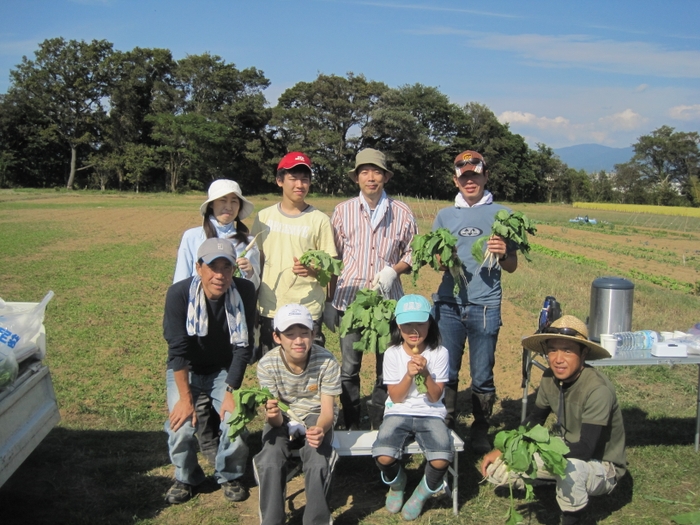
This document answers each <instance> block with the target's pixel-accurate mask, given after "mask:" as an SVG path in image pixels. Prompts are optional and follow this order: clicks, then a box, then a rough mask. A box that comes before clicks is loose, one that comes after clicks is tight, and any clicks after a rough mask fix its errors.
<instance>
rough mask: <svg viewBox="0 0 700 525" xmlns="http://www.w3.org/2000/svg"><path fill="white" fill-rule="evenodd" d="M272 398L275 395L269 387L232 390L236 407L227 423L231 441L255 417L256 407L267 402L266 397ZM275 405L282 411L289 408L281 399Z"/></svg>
mask: <svg viewBox="0 0 700 525" xmlns="http://www.w3.org/2000/svg"><path fill="white" fill-rule="evenodd" d="M274 398H275V396H273V395H272V392H270V389H269V388H239V389H238V390H234V391H233V402H234V403H235V405H236V408H234V410H233V414H231V417H230V418H229V420H228V423H229V425H231V426H230V427H229V430H228V436H229V438H231V441H233V440H234V439H236V437H237V436H238V435H239V434H240V433H241V432H243V429H244V428H245V426H246V425H247V424H248V423H250V422H251V421H252V420H253V418H255V415H256V414H257V410H258V407H259V406H260V405H262V404H263V403H267V401H268V399H274ZM277 406H278V407H279V409H280V410H281V411H282V412H286V411H287V410H289V407H288V406H287V405H286V404H285V403H282V401H278V402H277Z"/></svg>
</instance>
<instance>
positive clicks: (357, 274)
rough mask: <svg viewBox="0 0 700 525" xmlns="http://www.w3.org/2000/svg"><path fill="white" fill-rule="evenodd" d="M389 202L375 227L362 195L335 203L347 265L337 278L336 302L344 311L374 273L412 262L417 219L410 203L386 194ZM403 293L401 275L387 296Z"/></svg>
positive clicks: (341, 249) (337, 234)
mask: <svg viewBox="0 0 700 525" xmlns="http://www.w3.org/2000/svg"><path fill="white" fill-rule="evenodd" d="M387 199H388V200H389V206H388V208H387V210H386V213H385V214H384V217H383V218H382V220H381V221H380V222H379V223H378V224H377V226H376V228H374V229H372V226H371V219H370V210H369V209H368V208H367V206H366V205H365V204H364V203H363V202H362V199H360V197H359V196H358V197H355V198H353V199H349V200H347V201H345V202H341V203H340V204H338V205H337V206H336V207H335V210H334V211H333V216H332V217H331V224H332V226H333V236H334V238H335V247H336V250H337V251H338V256H339V257H340V258H341V259H342V261H343V264H344V267H343V271H342V273H341V275H340V277H339V278H338V284H337V286H336V289H335V296H334V297H333V306H335V307H336V308H337V309H338V310H341V311H345V309H346V308H347V306H348V305H349V304H350V303H351V302H353V301H354V300H355V295H356V294H357V291H358V290H359V289H360V288H370V287H371V283H372V279H373V278H374V276H375V274H377V273H378V272H379V271H380V270H382V269H383V268H384V267H385V266H394V265H395V264H396V263H398V262H399V261H403V262H405V263H406V264H408V265H409V266H410V264H411V241H412V240H413V236H414V235H416V234H417V233H418V225H417V224H416V219H415V217H414V216H413V213H412V212H411V209H410V208H409V207H408V205H406V204H404V203H403V202H401V201H397V200H394V199H392V198H389V197H387ZM401 296H403V287H402V286H401V279H396V281H394V285H393V286H392V288H391V292H390V297H388V299H399V298H400V297H401Z"/></svg>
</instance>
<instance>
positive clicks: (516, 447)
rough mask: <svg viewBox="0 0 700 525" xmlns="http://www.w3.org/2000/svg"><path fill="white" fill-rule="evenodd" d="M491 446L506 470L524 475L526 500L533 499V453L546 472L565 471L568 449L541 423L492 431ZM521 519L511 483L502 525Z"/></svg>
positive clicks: (557, 473) (536, 467)
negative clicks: (493, 436)
mask: <svg viewBox="0 0 700 525" xmlns="http://www.w3.org/2000/svg"><path fill="white" fill-rule="evenodd" d="M493 445H494V447H495V448H497V449H498V450H500V451H501V452H503V455H502V459H503V462H504V463H505V464H506V465H507V466H508V470H511V471H513V472H517V473H520V474H524V476H523V477H522V480H523V482H524V483H525V499H526V500H527V501H532V500H534V499H535V493H534V490H533V487H532V480H534V479H535V478H536V477H537V470H538V466H537V462H536V461H535V457H534V456H535V454H538V455H539V457H540V459H541V460H542V462H543V464H544V468H545V469H546V470H547V472H549V473H551V474H554V475H557V476H564V475H565V474H566V458H565V457H564V455H565V454H567V453H568V452H569V447H567V446H566V443H564V440H563V439H562V438H560V437H559V436H554V435H552V434H550V433H549V430H547V429H546V428H544V427H543V426H542V425H535V426H534V427H532V428H527V427H525V426H522V425H521V426H520V427H518V429H517V430H502V431H501V432H499V433H498V434H496V438H495V439H494V442H493ZM522 521H523V517H522V515H521V514H519V513H518V512H517V511H516V510H515V502H514V500H513V486H512V484H511V486H510V509H509V511H508V515H507V516H506V524H507V525H515V524H517V523H521V522H522Z"/></svg>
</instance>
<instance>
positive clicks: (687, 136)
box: [632, 126, 700, 204]
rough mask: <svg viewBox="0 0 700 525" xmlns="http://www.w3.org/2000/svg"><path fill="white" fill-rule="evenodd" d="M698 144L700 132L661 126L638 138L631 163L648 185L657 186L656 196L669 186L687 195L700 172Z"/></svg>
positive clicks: (663, 192) (662, 193)
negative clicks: (692, 179)
mask: <svg viewBox="0 0 700 525" xmlns="http://www.w3.org/2000/svg"><path fill="white" fill-rule="evenodd" d="M699 144H700V135H699V134H698V133H697V132H696V131H693V132H681V131H674V128H672V127H670V126H661V127H660V128H658V129H656V130H654V131H652V132H651V133H650V134H649V135H643V136H641V137H639V139H637V142H636V143H635V144H634V145H633V147H634V157H633V158H632V162H634V163H635V164H636V165H637V166H638V168H639V170H640V171H641V174H642V176H643V177H644V179H645V180H646V182H647V184H649V185H651V186H658V188H656V193H657V195H660V196H661V195H664V194H668V193H669V187H671V186H674V185H675V187H677V188H679V189H681V190H682V191H683V192H684V193H685V194H686V195H688V194H690V186H691V177H693V176H697V175H698V174H700V148H699V147H698V145H699ZM659 204H663V202H659Z"/></svg>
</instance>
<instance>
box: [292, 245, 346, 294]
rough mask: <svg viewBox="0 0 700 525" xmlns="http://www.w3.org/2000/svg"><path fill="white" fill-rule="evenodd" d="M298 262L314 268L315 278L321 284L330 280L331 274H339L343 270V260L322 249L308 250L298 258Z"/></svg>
mask: <svg viewBox="0 0 700 525" xmlns="http://www.w3.org/2000/svg"><path fill="white" fill-rule="evenodd" d="M299 262H300V263H301V264H303V265H304V266H309V267H311V268H313V269H314V270H316V279H317V280H318V283H319V284H320V285H321V286H326V285H327V284H328V283H329V282H331V276H333V275H340V272H342V271H343V261H341V260H340V259H336V258H334V257H331V256H330V255H328V254H327V253H326V252H324V251H323V250H308V251H306V252H304V254H303V255H302V256H301V257H300V258H299Z"/></svg>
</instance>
